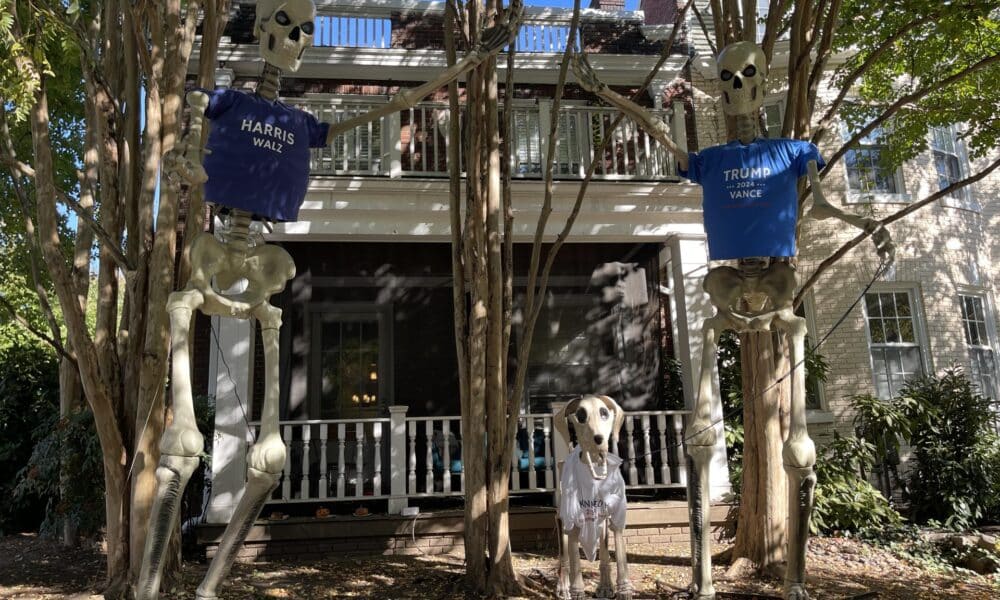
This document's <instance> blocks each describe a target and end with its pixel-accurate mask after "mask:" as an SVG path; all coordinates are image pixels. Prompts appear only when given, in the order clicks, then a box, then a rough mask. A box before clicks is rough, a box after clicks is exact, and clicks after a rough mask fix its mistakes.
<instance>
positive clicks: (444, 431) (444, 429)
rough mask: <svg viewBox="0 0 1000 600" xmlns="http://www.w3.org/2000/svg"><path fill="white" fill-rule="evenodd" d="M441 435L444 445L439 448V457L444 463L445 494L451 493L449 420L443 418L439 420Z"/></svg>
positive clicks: (443, 488)
mask: <svg viewBox="0 0 1000 600" xmlns="http://www.w3.org/2000/svg"><path fill="white" fill-rule="evenodd" d="M441 437H442V438H444V447H443V448H441V459H442V462H443V463H444V474H443V475H442V477H443V478H444V483H443V487H442V490H443V491H444V493H445V494H450V493H451V421H450V420H448V419H444V420H443V421H441Z"/></svg>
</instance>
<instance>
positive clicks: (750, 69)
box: [743, 65, 757, 77]
mask: <svg viewBox="0 0 1000 600" xmlns="http://www.w3.org/2000/svg"><path fill="white" fill-rule="evenodd" d="M756 74H757V67H755V66H753V65H747V68H745V69H743V75H744V76H746V77H753V76H754V75H756Z"/></svg>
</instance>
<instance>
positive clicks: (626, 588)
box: [615, 579, 635, 600]
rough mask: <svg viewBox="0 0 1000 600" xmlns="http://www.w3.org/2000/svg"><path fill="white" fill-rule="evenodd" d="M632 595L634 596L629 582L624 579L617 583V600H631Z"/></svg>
mask: <svg viewBox="0 0 1000 600" xmlns="http://www.w3.org/2000/svg"><path fill="white" fill-rule="evenodd" d="M633 594H635V588H634V587H632V582H631V581H629V580H627V579H626V580H625V581H619V582H618V589H617V590H616V591H615V598H616V599H617V600H632V595H633Z"/></svg>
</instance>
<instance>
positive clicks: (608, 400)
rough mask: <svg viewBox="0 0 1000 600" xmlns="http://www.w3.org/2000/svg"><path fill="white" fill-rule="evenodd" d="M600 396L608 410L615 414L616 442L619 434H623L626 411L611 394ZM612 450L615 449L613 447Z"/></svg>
mask: <svg viewBox="0 0 1000 600" xmlns="http://www.w3.org/2000/svg"><path fill="white" fill-rule="evenodd" d="M598 398H600V399H601V402H603V403H604V406H607V407H608V410H610V411H611V413H612V414H613V415H614V416H615V427H614V432H615V442H616V443H617V442H618V440H619V438H620V435H619V434H621V431H622V425H623V424H624V423H625V411H624V410H622V407H620V406H618V403H617V402H615V400H614V398H612V397H611V396H598ZM612 450H614V449H613V448H612Z"/></svg>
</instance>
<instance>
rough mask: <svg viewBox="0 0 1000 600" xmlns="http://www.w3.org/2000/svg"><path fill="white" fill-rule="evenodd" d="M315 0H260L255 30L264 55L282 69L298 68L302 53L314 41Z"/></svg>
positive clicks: (292, 69) (267, 60)
mask: <svg viewBox="0 0 1000 600" xmlns="http://www.w3.org/2000/svg"><path fill="white" fill-rule="evenodd" d="M315 20H316V6H315V5H314V4H313V3H312V0H261V1H260V2H258V3H257V19H256V21H255V23H254V34H255V35H256V36H257V38H258V39H259V40H260V56H261V58H263V59H264V61H265V62H267V63H270V64H272V65H274V66H276V67H278V68H279V69H281V70H282V71H292V72H294V71H297V70H298V69H299V64H301V62H302V53H303V52H305V50H306V48H308V47H309V46H311V45H312V39H313V31H314V30H315V27H316V24H315Z"/></svg>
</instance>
